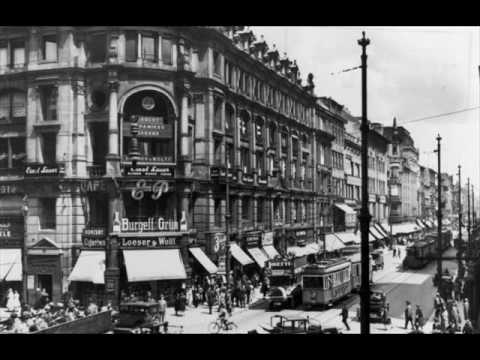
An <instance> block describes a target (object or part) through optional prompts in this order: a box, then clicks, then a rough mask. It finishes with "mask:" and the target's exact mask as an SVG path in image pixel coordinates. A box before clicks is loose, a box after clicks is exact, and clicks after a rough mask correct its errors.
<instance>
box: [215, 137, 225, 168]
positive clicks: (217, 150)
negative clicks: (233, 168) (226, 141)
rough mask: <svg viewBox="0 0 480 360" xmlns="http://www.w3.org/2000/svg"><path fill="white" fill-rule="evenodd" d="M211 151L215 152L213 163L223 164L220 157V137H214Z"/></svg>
mask: <svg viewBox="0 0 480 360" xmlns="http://www.w3.org/2000/svg"><path fill="white" fill-rule="evenodd" d="M213 151H214V154H215V159H214V161H215V165H223V159H222V141H221V140H220V139H214V141H213Z"/></svg>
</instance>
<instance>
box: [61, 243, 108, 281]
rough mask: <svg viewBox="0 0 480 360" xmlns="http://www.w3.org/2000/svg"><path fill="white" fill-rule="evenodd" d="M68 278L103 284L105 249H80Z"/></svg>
mask: <svg viewBox="0 0 480 360" xmlns="http://www.w3.org/2000/svg"><path fill="white" fill-rule="evenodd" d="M68 280H69V281H85V282H91V283H94V284H105V251H90V250H84V251H82V252H81V253H80V256H79V258H78V260H77V263H76V264H75V266H74V267H73V270H72V272H71V273H70V276H69V277H68Z"/></svg>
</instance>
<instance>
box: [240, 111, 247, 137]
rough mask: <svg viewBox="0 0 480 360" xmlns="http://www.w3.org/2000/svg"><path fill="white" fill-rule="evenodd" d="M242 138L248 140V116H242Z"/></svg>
mask: <svg viewBox="0 0 480 360" xmlns="http://www.w3.org/2000/svg"><path fill="white" fill-rule="evenodd" d="M239 125H240V136H241V137H242V138H243V139H245V140H248V116H247V115H246V114H242V117H241V118H240V124H239Z"/></svg>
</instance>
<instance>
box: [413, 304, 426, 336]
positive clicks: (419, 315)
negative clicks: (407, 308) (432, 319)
mask: <svg viewBox="0 0 480 360" xmlns="http://www.w3.org/2000/svg"><path fill="white" fill-rule="evenodd" d="M423 322H424V318H423V311H422V309H421V308H420V305H417V309H416V310H415V329H417V330H422V331H423Z"/></svg>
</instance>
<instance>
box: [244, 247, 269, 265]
mask: <svg viewBox="0 0 480 360" xmlns="http://www.w3.org/2000/svg"><path fill="white" fill-rule="evenodd" d="M247 251H248V252H249V254H250V255H251V256H252V257H253V259H254V260H255V262H256V263H257V264H258V266H260V267H261V268H262V269H263V268H264V267H265V261H268V257H267V255H265V254H264V252H263V251H262V250H260V249H259V248H257V247H254V248H247Z"/></svg>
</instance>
